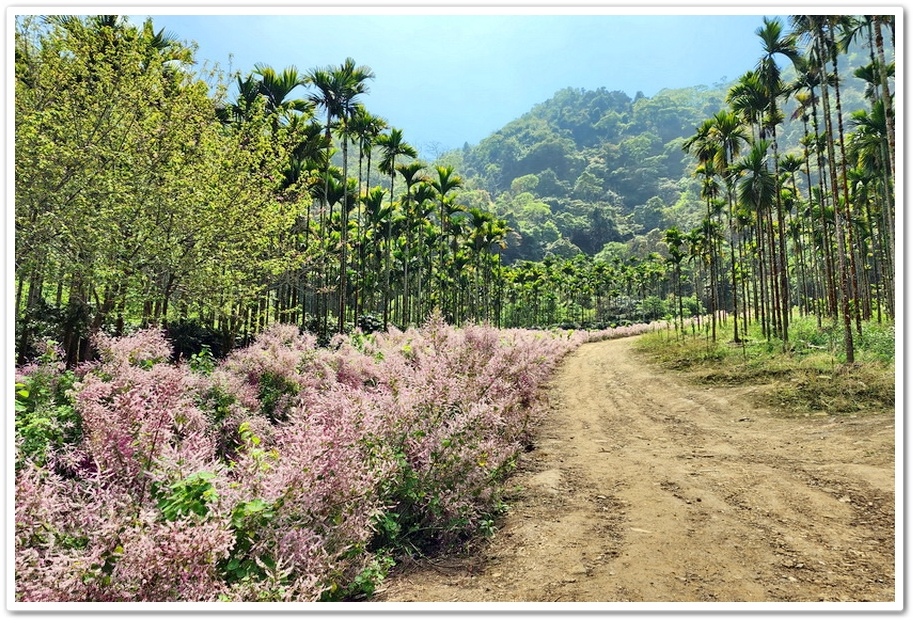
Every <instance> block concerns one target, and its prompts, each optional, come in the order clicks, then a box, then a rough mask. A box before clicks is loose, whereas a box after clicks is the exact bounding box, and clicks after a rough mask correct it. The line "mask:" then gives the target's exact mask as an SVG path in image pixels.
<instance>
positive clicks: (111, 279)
mask: <svg viewBox="0 0 916 623" xmlns="http://www.w3.org/2000/svg"><path fill="white" fill-rule="evenodd" d="M183 34H188V35H191V34H192V33H183ZM748 36H749V37H757V38H758V39H759V40H760V43H761V57H760V61H759V63H758V64H757V65H756V66H755V67H751V68H748V72H747V73H746V74H745V75H744V76H742V77H741V78H740V79H739V80H737V81H735V82H734V83H732V84H721V85H716V86H714V87H712V88H708V87H693V88H681V89H668V90H664V91H662V92H660V93H658V94H656V95H655V96H653V97H645V96H644V95H642V94H640V93H637V94H636V95H635V96H634V97H632V98H631V97H629V96H628V95H626V94H624V93H621V92H619V91H612V90H610V89H608V88H600V89H597V90H591V91H589V90H584V89H575V88H569V89H564V90H562V91H560V92H559V93H557V94H556V95H555V96H554V97H553V98H551V99H550V100H548V101H546V102H543V103H542V104H540V105H538V106H536V107H534V108H533V109H532V110H531V111H530V112H529V113H527V114H526V115H524V116H522V117H521V118H519V119H517V120H516V121H514V122H512V123H510V124H508V125H507V126H506V127H505V128H503V129H501V130H500V131H498V132H496V133H494V134H493V135H492V136H490V137H488V138H486V139H485V140H483V141H482V142H481V143H480V144H478V145H475V146H470V145H466V146H465V148H464V149H462V150H458V151H456V152H453V153H448V154H445V155H443V156H442V157H441V159H440V160H438V161H436V162H432V163H427V162H423V161H420V160H418V159H417V151H416V150H415V149H414V148H413V147H412V146H411V145H409V144H407V143H406V142H405V141H404V139H403V134H402V131H401V129H399V128H392V127H390V126H389V125H388V123H387V122H386V120H384V119H381V118H379V117H377V116H375V115H373V114H372V113H371V111H369V110H367V108H366V107H365V106H364V104H363V103H362V99H363V96H364V95H365V94H366V93H367V92H368V91H369V89H370V87H371V84H372V81H373V80H374V79H375V77H374V74H373V72H372V69H371V68H370V67H367V66H362V65H358V64H357V63H356V61H354V60H353V59H345V60H344V61H343V62H342V63H341V64H340V65H336V66H329V67H317V68H312V69H310V70H308V71H305V72H300V71H299V70H298V69H297V68H296V67H295V66H293V65H290V66H288V67H286V68H285V69H283V70H276V69H274V68H271V67H266V66H258V67H255V68H253V69H251V70H250V71H249V72H247V73H244V72H242V73H237V74H234V75H224V74H221V73H219V72H217V71H213V72H210V73H207V74H206V75H205V74H203V73H202V72H201V71H200V70H198V69H196V68H195V65H194V64H193V62H194V60H195V59H194V55H193V51H192V49H191V48H190V47H189V46H187V45H186V44H184V43H182V42H180V41H179V40H178V38H177V36H176V35H174V34H170V33H165V32H162V31H158V32H157V31H156V29H155V27H154V24H153V22H152V21H150V22H147V23H145V24H143V25H142V26H134V25H131V24H130V23H128V22H126V21H124V20H121V19H119V18H117V17H115V16H94V17H86V18H76V17H48V18H25V19H21V20H20V21H18V22H17V29H16V46H15V52H16V61H15V62H16V110H15V114H16V124H17V131H16V255H15V259H16V274H15V285H16V292H15V309H16V319H17V358H18V360H19V361H20V362H22V361H26V360H28V359H30V358H31V357H33V356H34V355H35V354H36V353H35V351H34V347H33V344H35V343H36V340H38V339H39V338H43V337H51V338H54V339H56V340H58V341H59V342H60V343H61V344H62V345H63V347H64V349H65V352H66V360H67V362H68V363H69V364H71V365H72V364H74V363H76V362H77V361H79V360H82V359H85V358H87V357H89V356H91V352H90V350H91V346H90V344H91V341H90V339H89V338H90V336H91V335H92V334H93V333H95V332H97V331H100V330H101V331H105V332H107V333H111V334H123V333H125V332H127V331H128V330H129V329H131V328H136V327H145V326H150V325H159V326H164V327H166V328H167V329H168V331H169V335H170V337H171V338H172V340H173V343H174V344H176V348H177V349H178V350H179V351H181V352H183V353H185V354H191V353H196V352H198V351H199V350H200V348H201V346H202V345H207V346H209V347H210V348H211V350H212V352H214V353H216V354H223V353H225V352H227V351H228V349H230V348H232V347H234V346H238V345H241V344H245V343H247V342H249V341H250V340H251V339H252V338H253V336H255V335H257V334H258V333H259V332H260V331H262V330H263V329H264V328H265V327H267V326H269V325H270V324H272V323H275V322H284V323H291V324H296V325H298V326H300V327H302V328H305V329H308V330H310V331H312V332H314V333H316V334H317V335H318V336H319V338H320V339H321V340H322V341H327V340H329V339H330V337H331V335H333V334H334V333H337V332H346V331H348V330H350V329H352V328H354V327H361V328H363V329H364V330H366V331H372V330H376V329H380V328H384V327H386V326H390V325H397V326H400V327H406V326H408V325H418V324H419V323H421V322H422V321H423V320H424V319H425V318H426V317H428V316H429V314H430V313H431V312H432V311H433V310H434V309H436V308H438V309H440V310H441V311H442V313H443V314H444V316H445V317H446V318H447V319H448V320H449V321H451V322H455V323H463V322H486V323H492V324H495V325H497V326H553V325H561V326H567V327H573V326H583V327H599V328H600V327H603V326H609V325H617V324H624V323H629V322H637V321H648V320H653V319H658V318H663V317H666V316H668V317H672V318H675V317H677V318H679V320H678V322H679V324H680V327H681V328H682V330H686V327H687V322H688V321H687V320H686V319H685V318H686V317H688V316H694V315H699V316H702V315H704V314H709V315H708V316H705V318H706V322H707V323H709V320H708V319H709V318H716V319H717V321H716V322H713V323H711V324H707V329H706V330H707V331H711V333H712V337H713V339H718V338H719V336H720V335H728V337H729V338H730V339H731V340H732V341H735V342H738V341H740V340H743V339H746V338H747V336H748V333H749V331H750V327H751V326H752V325H753V324H755V323H759V324H760V326H761V327H762V331H763V333H764V336H765V337H766V339H775V340H779V341H782V342H783V343H784V344H785V343H787V341H788V329H789V327H790V324H791V323H792V322H793V318H795V317H796V316H797V315H799V314H800V315H812V316H815V317H816V318H817V319H818V323H819V324H821V323H826V324H831V325H832V324H838V323H840V322H842V323H843V326H844V330H845V336H844V339H845V340H846V342H845V343H846V351H847V358H848V359H849V360H850V361H852V359H853V358H854V352H853V349H852V346H851V344H852V341H853V334H854V333H855V334H859V333H861V331H862V328H861V327H862V323H863V322H868V321H870V320H872V319H874V320H875V321H877V322H883V321H886V320H890V319H892V318H893V315H894V310H895V292H894V257H895V251H894V239H895V229H894V205H895V203H894V168H893V165H894V159H893V158H892V157H890V156H891V154H893V153H894V143H893V138H894V124H893V120H894V112H893V110H894V109H893V84H894V83H893V67H894V66H893V55H894V47H893V37H894V32H893V23H892V19H890V18H887V17H882V16H790V17H787V18H785V19H783V20H778V19H776V20H765V21H764V23H763V24H762V25H761V27H760V28H759V29H758V32H756V33H748Z"/></svg>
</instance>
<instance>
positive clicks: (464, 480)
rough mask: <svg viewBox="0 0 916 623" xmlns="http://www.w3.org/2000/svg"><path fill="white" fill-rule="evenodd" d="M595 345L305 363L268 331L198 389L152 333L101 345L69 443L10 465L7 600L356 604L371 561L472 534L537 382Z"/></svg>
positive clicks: (515, 443)
mask: <svg viewBox="0 0 916 623" xmlns="http://www.w3.org/2000/svg"><path fill="white" fill-rule="evenodd" d="M643 330H645V327H643ZM630 331H636V329H632V330H630ZM606 337H615V335H611V334H608V335H606V336H602V338H606ZM592 339H596V336H595V335H590V334H587V333H585V332H565V333H550V332H535V331H527V330H497V329H494V328H490V327H480V326H470V327H466V328H462V329H458V328H454V327H452V326H449V325H447V324H446V323H445V322H444V321H443V320H442V318H441V317H439V316H433V317H432V318H430V320H429V321H428V322H427V323H426V324H425V325H424V326H422V327H420V328H418V329H410V330H407V331H398V330H391V331H389V332H387V333H376V334H372V335H364V334H362V333H359V332H356V333H354V334H352V335H350V336H338V337H337V338H336V339H335V340H334V341H333V342H332V344H331V347H330V348H326V349H320V348H317V347H316V342H315V339H314V337H313V336H311V335H308V334H301V333H300V332H299V331H298V329H297V328H296V327H292V326H286V325H276V326H274V327H272V328H271V329H269V330H267V331H266V332H264V333H263V334H262V335H261V336H260V337H259V338H258V339H257V340H256V342H255V343H254V344H252V345H251V346H249V347H247V348H245V349H241V350H238V351H235V352H233V353H232V354H231V355H230V356H229V357H228V358H226V359H225V360H224V361H222V362H219V363H218V365H216V366H215V368H214V369H212V371H209V370H208V371H199V370H195V369H194V368H193V367H192V366H191V365H189V364H188V363H186V362H181V363H178V364H174V363H169V362H168V355H169V351H170V349H169V344H168V343H167V341H166V340H165V338H164V337H163V335H162V334H161V333H160V332H158V331H142V332H139V333H137V334H135V335H133V336H130V337H125V338H120V339H109V338H100V339H99V341H98V343H97V348H98V351H99V352H100V353H101V358H100V360H99V361H97V362H94V363H92V364H90V365H86V366H84V367H82V368H81V369H79V370H78V371H77V379H78V380H77V381H76V383H75V384H74V386H73V388H72V391H71V398H72V401H73V406H74V408H75V409H76V411H77V413H78V414H79V416H80V418H81V435H79V437H78V438H77V439H76V441H72V442H69V443H64V444H62V445H60V446H58V447H55V448H54V451H53V453H51V456H49V457H46V458H43V459H42V461H37V460H29V459H28V457H17V458H20V459H21V460H19V461H18V462H17V465H19V467H18V468H17V472H16V509H15V520H16V526H15V547H16V559H15V590H16V600H17V601H44V602H49V601H55V602H59V601H70V602H75V601H100V602H101V601H115V602H117V601H160V602H161V601H212V600H230V601H310V600H320V599H341V598H343V599H346V598H348V597H351V596H354V595H355V594H358V593H359V592H360V591H364V592H369V591H371V589H372V581H371V578H372V575H371V573H369V572H370V571H372V570H376V571H378V570H379V569H382V571H381V572H380V573H381V574H382V575H383V572H384V569H386V568H387V567H385V566H384V564H380V556H382V554H385V555H387V554H388V553H391V552H394V551H395V549H396V548H397V547H398V546H401V547H404V546H409V547H412V548H419V549H423V548H439V547H447V546H450V545H453V544H455V543H458V542H460V541H461V540H462V539H464V538H466V537H467V536H469V535H472V534H474V533H475V532H476V531H478V530H480V529H481V527H482V526H483V525H484V522H485V520H486V519H487V518H488V517H490V516H491V515H492V513H493V512H494V509H495V508H497V507H498V506H499V504H500V501H501V495H502V489H501V487H502V483H503V481H504V479H505V476H506V475H507V474H508V473H509V471H510V470H511V468H512V466H513V463H514V460H515V458H516V457H517V455H518V453H519V452H520V451H521V450H522V449H523V448H524V446H525V444H526V443H527V441H528V438H529V435H531V433H532V428H533V425H534V423H535V422H536V419H537V418H538V417H539V415H540V414H541V411H540V410H541V409H542V408H543V401H542V400H540V393H541V391H542V388H543V386H544V382H545V380H546V379H547V377H548V375H549V374H550V373H551V372H552V371H553V369H554V368H555V366H556V365H557V363H558V362H559V361H560V360H561V358H562V357H563V356H564V355H566V354H567V353H569V352H570V351H571V350H573V349H575V348H576V347H577V346H579V345H580V344H582V343H583V342H585V341H589V340H592ZM45 368H47V366H45ZM35 369H36V368H35V367H34V366H32V367H31V368H29V369H22V370H20V371H18V375H17V381H19V380H20V379H22V380H27V378H28V374H29V372H30V371H33V372H34V370H35ZM44 373H47V371H46V370H45V372H44ZM17 442H18V437H17ZM17 454H18V450H17ZM401 551H403V550H401ZM367 578H369V580H367ZM375 579H376V580H378V579H380V578H377V577H376V578H375Z"/></svg>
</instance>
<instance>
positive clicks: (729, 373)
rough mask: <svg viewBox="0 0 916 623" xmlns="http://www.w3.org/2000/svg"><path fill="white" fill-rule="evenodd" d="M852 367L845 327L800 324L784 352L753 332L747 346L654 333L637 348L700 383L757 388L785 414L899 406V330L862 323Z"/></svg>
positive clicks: (763, 400)
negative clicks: (846, 351) (845, 343)
mask: <svg viewBox="0 0 916 623" xmlns="http://www.w3.org/2000/svg"><path fill="white" fill-rule="evenodd" d="M854 342H855V347H856V363H854V364H852V365H847V364H846V363H845V355H844V350H843V341H842V329H841V328H839V329H838V328H835V327H828V326H826V325H825V326H823V327H817V326H816V322H815V320H814V319H807V318H805V319H798V320H797V321H796V322H795V324H794V326H793V327H792V330H791V332H790V339H789V342H788V344H787V345H786V346H784V345H783V343H782V342H781V341H780V340H769V341H767V340H765V339H763V337H762V336H761V335H759V332H758V333H757V334H754V333H751V334H750V335H749V336H747V337H746V339H745V341H744V342H743V343H741V344H735V343H733V342H728V341H724V340H720V341H718V342H715V343H714V342H711V341H710V340H708V339H707V338H706V337H703V336H699V337H697V336H691V335H683V336H680V338H678V337H677V335H676V334H674V333H669V332H654V333H649V334H645V335H643V336H642V337H640V339H639V341H638V342H637V349H638V350H639V351H641V352H643V353H644V354H646V355H647V356H648V357H649V358H650V359H651V360H652V361H654V362H655V363H657V364H658V365H661V366H662V367H665V368H668V369H673V370H678V371H680V372H681V373H682V374H683V375H684V376H685V377H687V378H689V379H691V380H693V381H695V382H698V383H701V384H711V385H724V386H730V387H738V386H754V387H755V389H756V390H757V391H754V392H751V398H752V400H753V401H754V402H756V403H758V404H760V405H761V406H770V407H775V408H778V409H779V410H780V412H782V413H785V414H787V415H793V414H796V415H797V414H810V413H812V412H828V413H855V412H868V411H882V410H887V409H893V408H894V400H895V394H894V388H895V369H894V327H893V325H863V330H862V335H861V336H859V335H857V336H856V339H855V340H854Z"/></svg>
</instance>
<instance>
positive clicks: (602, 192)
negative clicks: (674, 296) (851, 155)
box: [445, 50, 867, 263]
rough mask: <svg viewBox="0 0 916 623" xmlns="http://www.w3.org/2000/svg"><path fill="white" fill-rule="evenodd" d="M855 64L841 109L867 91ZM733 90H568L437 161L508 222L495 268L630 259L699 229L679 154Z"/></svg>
mask: <svg viewBox="0 0 916 623" xmlns="http://www.w3.org/2000/svg"><path fill="white" fill-rule="evenodd" d="M861 55H862V51H861V50H859V52H858V53H856V52H855V51H853V52H852V53H851V54H850V56H849V57H844V63H843V66H842V69H841V73H842V75H843V93H844V98H845V99H846V100H847V102H849V105H850V106H851V109H857V108H864V107H865V103H864V96H863V93H864V91H865V89H866V88H867V83H866V82H865V81H864V80H861V79H857V78H856V77H855V76H854V75H853V73H852V70H851V69H850V68H851V63H853V62H855V61H856V58H857V57H858V58H859V60H861ZM850 59H851V60H850ZM787 71H788V72H789V73H792V71H793V70H792V69H791V68H788V69H787ZM734 84H735V82H731V83H727V84H718V85H715V86H713V87H707V86H696V87H687V88H679V89H664V90H662V91H660V92H659V93H657V94H656V95H654V96H652V97H646V96H645V95H643V94H642V93H640V92H638V93H636V94H635V96H634V97H632V98H631V97H630V96H628V95H627V94H626V93H623V92H621V91H609V90H608V89H607V88H605V87H600V88H598V89H593V90H587V89H584V88H572V87H569V88H566V89H563V90H561V91H558V92H557V93H556V94H555V95H554V96H553V97H552V98H550V99H549V100H547V101H545V102H542V103H540V104H538V105H537V106H535V107H533V108H532V109H531V111H529V112H528V113H526V114H524V115H522V116H521V117H519V118H518V119H516V120H514V121H512V122H510V123H508V124H507V125H506V126H505V127H503V128H502V129H500V130H498V131H496V132H494V133H493V134H491V135H490V136H488V137H487V138H485V139H484V140H482V141H481V142H480V143H478V144H476V145H474V146H471V145H468V144H465V146H464V148H463V149H462V150H460V151H457V152H453V153H450V154H447V155H446V156H445V160H446V161H447V162H449V163H450V164H452V165H453V166H455V168H456V170H457V171H459V172H460V173H461V174H462V175H463V176H464V177H465V178H466V180H467V182H466V184H465V189H466V190H468V192H471V191H472V189H477V190H485V191H486V192H487V194H488V195H489V197H490V199H491V201H492V204H491V209H492V210H494V211H495V212H496V214H497V215H498V216H500V217H502V218H505V219H506V220H507V222H508V224H509V227H510V228H511V232H512V233H511V234H510V236H509V239H508V247H507V249H506V250H505V251H504V252H503V254H502V257H503V261H504V262H505V263H512V262H514V261H516V260H535V261H538V260H542V259H543V258H544V257H545V256H548V255H553V256H558V257H567V258H568V257H573V256H575V255H577V254H579V253H584V254H586V255H589V256H594V255H596V254H598V253H600V252H601V251H602V250H604V249H605V247H606V245H608V243H612V244H611V245H609V246H608V247H607V252H606V253H605V255H604V256H605V257H607V256H608V254H609V253H611V254H612V253H622V252H626V253H631V252H637V253H638V252H639V250H640V249H643V250H645V249H646V247H647V245H646V235H647V234H649V235H651V234H652V232H653V231H655V232H657V231H660V230H664V229H666V228H668V227H671V226H678V227H680V228H681V229H684V230H688V229H691V228H693V227H695V226H697V225H698V224H699V223H700V221H701V220H702V218H703V212H704V210H705V207H704V203H703V201H702V199H701V197H700V186H701V183H700V181H699V180H698V179H697V178H696V176H695V175H694V171H695V169H696V160H695V159H694V158H693V157H692V156H690V155H689V154H688V153H687V152H686V151H685V149H684V145H685V142H686V141H687V140H688V139H689V138H690V137H691V136H692V135H694V134H695V133H696V131H697V128H698V127H699V126H700V125H701V123H702V122H703V120H705V119H708V118H710V117H712V116H714V115H715V114H716V113H717V112H719V111H721V110H723V109H724V108H725V107H726V96H727V94H728V91H729V89H730V88H731V87H733V86H734ZM782 108H783V114H784V115H785V117H786V119H787V121H788V122H789V123H787V124H785V126H784V127H783V128H781V134H782V135H783V136H785V141H786V143H787V144H798V141H799V139H800V138H801V136H802V134H803V132H804V128H803V124H802V122H801V121H800V120H798V119H793V118H792V117H793V115H794V113H795V111H796V109H797V108H798V102H796V101H795V100H794V99H793V98H791V97H789V98H786V101H784V102H783V103H782ZM655 238H656V239H657V236H656V237H655ZM656 242H657V240H656ZM622 243H628V244H627V246H626V251H624V248H623V247H621V246H620V245H621V244H622ZM648 246H649V247H652V244H651V242H650V244H649V245H648Z"/></svg>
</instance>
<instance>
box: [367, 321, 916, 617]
mask: <svg viewBox="0 0 916 623" xmlns="http://www.w3.org/2000/svg"><path fill="white" fill-rule="evenodd" d="M634 339H635V338H624V339H618V340H610V341H605V342H598V343H593V344H586V345H584V346H582V347H581V348H580V349H578V350H577V351H576V352H575V353H573V354H572V355H571V356H570V357H569V358H567V359H566V360H565V361H564V363H563V365H562V367H561V368H560V370H559V371H558V373H557V374H556V376H555V378H554V381H553V382H552V385H551V387H550V388H549V395H550V405H551V406H550V410H549V413H548V415H547V416H546V418H545V421H544V422H543V424H542V425H541V426H540V427H539V429H538V433H537V438H536V442H535V448H534V450H532V451H530V452H528V453H525V454H524V455H523V457H522V458H521V459H520V461H519V469H518V470H517V472H516V473H515V474H514V475H513V477H512V479H511V480H510V483H509V484H510V486H511V487H514V488H515V490H516V491H517V492H516V493H515V495H514V497H513V499H512V500H511V508H510V510H509V512H508V513H507V514H506V515H505V516H504V517H503V518H502V521H501V523H500V525H499V529H498V531H497V532H496V533H495V534H494V536H493V537H491V538H490V540H488V541H487V542H486V543H485V544H483V545H482V546H481V547H479V548H476V550H475V552H474V553H473V554H471V555H467V556H459V557H450V558H441V559H430V560H424V561H419V562H413V563H410V564H406V565H402V566H400V567H398V568H396V570H395V571H394V572H393V573H392V575H391V576H390V577H389V578H388V579H387V580H386V583H385V584H384V585H383V586H382V587H381V590H380V592H379V593H378V594H377V596H376V597H375V598H374V600H375V601H377V602H515V603H518V602H592V603H595V602H602V603H608V605H609V609H613V604H620V603H624V602H627V603H634V602H640V603H646V602H651V603H660V602H665V603H670V602H709V603H710V605H711V604H712V603H717V604H718V603H725V602H742V603H743V604H744V605H745V606H746V605H747V604H746V603H745V602H765V603H768V604H772V603H774V602H795V603H798V602H834V603H837V602H883V604H879V605H878V606H879V608H880V607H881V606H882V605H883V607H884V608H889V609H893V608H894V604H893V603H890V602H894V600H895V596H898V595H897V594H896V593H895V590H899V591H902V590H903V588H902V583H901V584H900V585H899V586H897V585H896V582H895V578H897V577H899V576H898V575H897V574H896V569H895V563H896V562H897V561H895V530H894V528H895V525H894V523H895V512H894V508H895V506H894V499H895V481H894V444H895V434H894V413H893V412H892V411H891V412H886V413H877V414H875V413H872V414H859V415H858V416H854V415H842V416H831V415H829V414H824V413H821V414H810V415H809V416H799V415H798V414H792V415H789V414H782V413H779V412H776V411H774V410H772V409H767V408H759V407H755V406H753V405H754V404H755V403H754V401H752V400H750V395H749V394H750V393H751V392H753V391H755V389H754V388H725V387H704V386H700V385H697V384H694V383H691V382H689V381H687V380H685V379H683V378H681V377H679V375H678V373H677V372H673V371H669V370H662V369H660V368H657V367H655V366H653V365H652V364H651V363H648V362H647V361H645V360H644V359H643V358H642V357H641V356H640V355H639V354H638V353H636V352H635V351H634V348H633V345H634ZM756 391H759V389H758V390H756ZM899 565H900V566H899V569H900V570H901V571H902V568H903V567H902V561H899ZM899 598H900V602H898V604H897V605H899V604H900V603H902V600H903V595H902V594H899Z"/></svg>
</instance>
